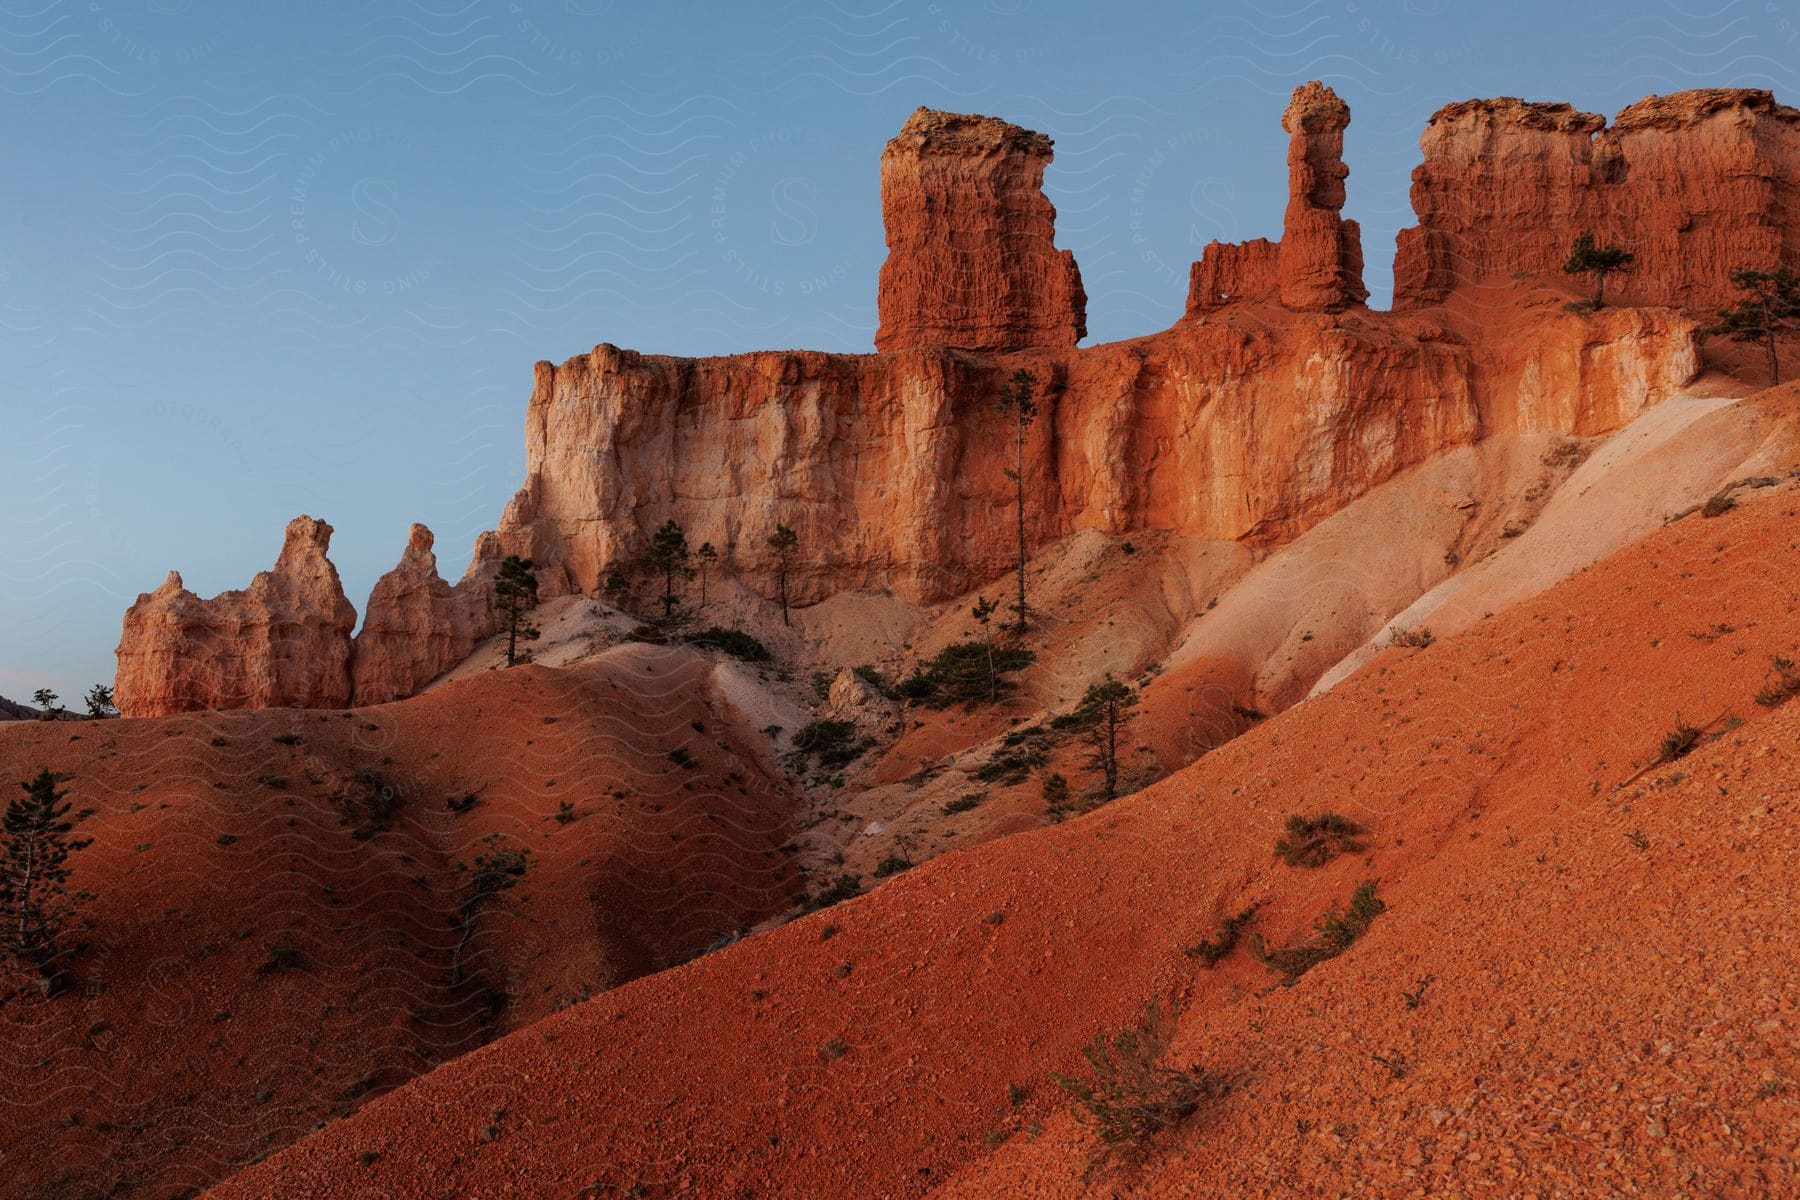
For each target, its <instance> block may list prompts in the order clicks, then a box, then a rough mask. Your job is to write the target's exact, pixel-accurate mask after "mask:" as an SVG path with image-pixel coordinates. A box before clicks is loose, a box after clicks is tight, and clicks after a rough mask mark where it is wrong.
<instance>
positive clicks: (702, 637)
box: [687, 625, 771, 662]
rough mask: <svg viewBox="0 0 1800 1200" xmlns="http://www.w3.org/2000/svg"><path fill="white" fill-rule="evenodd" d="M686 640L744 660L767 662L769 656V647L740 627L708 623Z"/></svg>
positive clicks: (689, 643) (691, 644)
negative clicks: (732, 627)
mask: <svg viewBox="0 0 1800 1200" xmlns="http://www.w3.org/2000/svg"><path fill="white" fill-rule="evenodd" d="M687 641H688V645H690V646H705V647H709V648H711V649H714V650H720V651H723V652H724V653H726V654H729V655H730V656H731V657H733V658H737V659H742V660H743V661H744V662H768V661H769V659H770V657H771V655H770V654H769V648H768V647H767V646H765V645H763V644H762V642H761V641H759V640H757V639H756V638H754V637H752V636H751V635H750V634H747V633H745V632H744V631H743V630H741V629H728V628H726V627H725V626H723V625H709V626H707V627H706V628H705V629H702V630H701V631H700V632H699V633H694V634H689V635H688V639H687Z"/></svg>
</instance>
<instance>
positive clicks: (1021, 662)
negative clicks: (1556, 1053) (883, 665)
mask: <svg viewBox="0 0 1800 1200" xmlns="http://www.w3.org/2000/svg"><path fill="white" fill-rule="evenodd" d="M990 651H991V653H992V673H991V674H990V671H989V663H990V660H989V654H990ZM1036 658H1037V656H1036V655H1035V654H1033V653H1032V652H1031V651H1029V650H1027V649H1025V648H1024V647H1023V646H992V647H990V646H989V645H987V644H986V643H983V642H952V643H951V644H950V645H948V646H945V647H944V648H943V649H942V650H940V651H938V652H937V654H935V655H933V656H932V657H931V658H930V659H928V660H927V661H925V662H922V663H919V664H917V665H915V666H914V667H913V673H912V674H911V675H909V676H907V677H906V678H905V679H902V680H901V681H900V682H899V683H897V684H896V685H895V686H894V694H895V695H896V696H898V697H899V698H900V699H902V700H913V701H917V702H918V703H921V704H929V705H932V706H933V707H942V706H943V705H946V704H950V703H953V702H955V701H958V700H965V701H976V700H986V699H989V698H990V697H991V696H992V695H993V694H994V693H995V691H996V690H997V685H996V681H998V683H999V685H1000V686H999V688H998V690H1004V688H1003V685H1004V681H1005V677H1006V676H1008V675H1010V674H1013V673H1014V672H1017V671H1022V670H1024V669H1025V668H1026V667H1028V666H1030V665H1031V664H1032V663H1033V662H1034V661H1035V660H1036Z"/></svg>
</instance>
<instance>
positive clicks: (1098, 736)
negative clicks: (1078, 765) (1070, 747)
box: [1081, 672, 1138, 800]
mask: <svg viewBox="0 0 1800 1200" xmlns="http://www.w3.org/2000/svg"><path fill="white" fill-rule="evenodd" d="M1137 702H1138V695H1137V690H1136V689H1135V688H1133V687H1132V686H1131V685H1130V684H1128V683H1121V682H1119V681H1118V680H1117V679H1114V678H1113V677H1112V673H1111V672H1108V673H1107V676H1106V680H1105V682H1103V683H1096V684H1094V685H1093V686H1092V687H1090V688H1088V690H1087V695H1085V696H1083V697H1082V698H1081V713H1082V715H1083V716H1084V717H1086V718H1087V719H1088V720H1091V721H1092V722H1093V724H1092V726H1091V727H1090V728H1089V730H1088V744H1089V745H1090V746H1092V747H1093V748H1094V755H1093V757H1092V758H1091V759H1089V760H1088V765H1089V766H1090V767H1094V768H1096V769H1098V770H1099V772H1100V774H1101V776H1102V778H1103V779H1104V780H1105V783H1106V798H1107V799H1108V800H1111V799H1112V798H1113V797H1114V796H1117V795H1118V794H1119V730H1121V729H1123V728H1124V727H1125V724H1126V723H1127V722H1128V721H1130V720H1131V718H1132V711H1131V710H1132V708H1133V706H1134V705H1136V704H1137Z"/></svg>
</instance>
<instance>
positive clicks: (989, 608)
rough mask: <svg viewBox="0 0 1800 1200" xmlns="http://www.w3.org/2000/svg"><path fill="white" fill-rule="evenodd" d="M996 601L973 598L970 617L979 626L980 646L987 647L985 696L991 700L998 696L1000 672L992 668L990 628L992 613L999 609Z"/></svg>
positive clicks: (992, 654) (991, 635)
mask: <svg viewBox="0 0 1800 1200" xmlns="http://www.w3.org/2000/svg"><path fill="white" fill-rule="evenodd" d="M999 607H1000V602H999V601H998V600H989V599H988V598H987V597H986V596H976V597H975V607H974V609H973V610H972V615H973V616H974V617H975V623H976V624H978V625H980V626H981V644H982V645H983V646H985V647H987V694H988V699H990V700H992V699H993V698H994V697H996V696H998V695H999V694H1000V672H999V671H998V670H996V669H995V666H994V631H993V628H992V624H993V619H994V613H995V612H996V611H997V610H998V609H999Z"/></svg>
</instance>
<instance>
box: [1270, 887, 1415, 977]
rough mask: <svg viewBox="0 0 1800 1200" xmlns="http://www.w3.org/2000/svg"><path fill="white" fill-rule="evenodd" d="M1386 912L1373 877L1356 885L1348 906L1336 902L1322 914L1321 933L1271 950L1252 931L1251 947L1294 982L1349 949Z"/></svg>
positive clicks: (1273, 969) (1319, 926)
mask: <svg viewBox="0 0 1800 1200" xmlns="http://www.w3.org/2000/svg"><path fill="white" fill-rule="evenodd" d="M1385 911H1387V905H1386V904H1385V903H1384V902H1383V901H1382V900H1381V898H1380V897H1378V896H1377V895H1376V894H1375V881H1374V880H1373V879H1371V880H1368V881H1366V882H1364V883H1361V884H1358V885H1357V888H1356V891H1354V892H1352V893H1351V895H1350V904H1349V906H1348V907H1347V908H1345V909H1343V910H1342V911H1340V910H1339V909H1338V908H1337V906H1336V905H1333V906H1332V908H1331V910H1330V911H1329V912H1327V913H1326V914H1325V915H1324V916H1322V917H1320V918H1319V922H1318V933H1317V934H1316V935H1314V936H1313V937H1312V938H1310V939H1308V940H1307V941H1304V942H1301V943H1299V944H1298V945H1294V946H1283V947H1280V948H1278V949H1270V948H1269V946H1268V944H1267V943H1265V942H1264V941H1263V939H1262V936H1261V935H1260V934H1251V935H1250V950H1251V953H1253V954H1255V955H1256V957H1257V958H1258V959H1259V960H1260V961H1261V962H1262V964H1263V965H1264V966H1266V967H1268V968H1269V969H1270V970H1271V971H1278V972H1280V973H1281V974H1283V975H1285V976H1287V982H1289V983H1292V982H1293V981H1294V980H1296V979H1298V978H1300V976H1302V975H1304V974H1306V973H1307V972H1308V971H1310V970H1312V969H1313V968H1314V967H1316V966H1318V965H1319V964H1320V963H1322V962H1325V961H1326V960H1327V959H1332V958H1336V957H1337V956H1338V955H1340V954H1342V953H1343V952H1344V951H1345V950H1348V949H1349V948H1350V946H1351V945H1352V944H1353V943H1354V942H1355V941H1356V939H1357V938H1360V937H1361V936H1362V935H1363V934H1365V933H1367V932H1368V929H1369V926H1370V924H1371V923H1373V922H1374V920H1375V918H1376V917H1378V916H1380V915H1381V914H1382V913H1383V912H1385Z"/></svg>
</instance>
